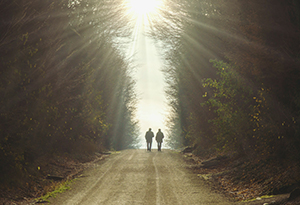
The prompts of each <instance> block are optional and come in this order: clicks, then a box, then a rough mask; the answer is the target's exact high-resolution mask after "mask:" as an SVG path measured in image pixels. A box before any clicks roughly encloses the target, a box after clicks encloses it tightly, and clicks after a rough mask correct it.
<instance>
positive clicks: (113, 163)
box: [50, 150, 233, 205]
mask: <svg viewBox="0 0 300 205" xmlns="http://www.w3.org/2000/svg"><path fill="white" fill-rule="evenodd" d="M186 166H187V164H186V162H185V161H184V160H183V158H182V156H181V155H180V154H178V153H176V152H173V151H170V150H163V151H162V152H157V150H153V151H152V152H146V151H145V150H125V151H122V152H120V153H118V154H112V155H111V156H110V157H109V158H107V159H106V160H105V161H102V162H99V163H96V164H95V165H94V166H93V167H92V168H89V169H88V170H86V171H85V172H84V173H83V175H82V177H81V178H79V179H78V180H76V181H75V182H74V183H73V184H72V185H71V189H70V190H69V191H67V192H65V193H63V194H59V195H58V196H57V197H56V198H52V199H51V200H50V202H51V204H65V205H67V204H70V205H75V204H80V205H84V204H89V205H90V204H157V205H159V204H162V205H165V204H172V205H174V204H199V205H201V204H220V205H221V204H222V205H226V204H232V203H233V202H229V200H228V199H226V198H225V197H223V196H222V195H220V194H217V193H215V192H213V191H212V190H211V189H210V187H208V185H207V184H206V183H205V182H204V181H203V180H202V179H200V178H199V177H197V175H196V174H195V173H193V172H192V171H191V170H189V169H186Z"/></svg>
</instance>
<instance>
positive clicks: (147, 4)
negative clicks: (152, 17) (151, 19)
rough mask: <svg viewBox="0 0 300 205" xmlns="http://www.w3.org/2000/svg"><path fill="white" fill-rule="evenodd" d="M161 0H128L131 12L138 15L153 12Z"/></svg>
mask: <svg viewBox="0 0 300 205" xmlns="http://www.w3.org/2000/svg"><path fill="white" fill-rule="evenodd" d="M160 3H161V0H129V4H130V7H131V10H132V11H133V12H134V13H136V14H138V15H146V14H149V13H153V12H155V10H156V9H157V8H158V7H159V5H160Z"/></svg>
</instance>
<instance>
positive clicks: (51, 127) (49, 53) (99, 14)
mask: <svg viewBox="0 0 300 205" xmlns="http://www.w3.org/2000/svg"><path fill="white" fill-rule="evenodd" d="M121 5H122V4H121V3H120V2H119V1H118V0H115V1H93V0H80V1H76V0H74V1H73V0H65V1H49V0H43V1H39V0H30V1H28V0H26V1H25V0H16V1H8V0H3V1H1V2H0V19H1V20H0V28H1V29H0V58H1V64H0V66H1V67H0V68H1V69H0V96H1V97H0V122H1V123H0V132H1V133H0V162H1V163H0V172H1V174H2V177H1V179H2V180H5V179H9V177H13V176H16V175H18V173H22V172H23V173H24V172H26V167H27V166H30V164H31V163H32V162H34V160H36V159H37V158H38V157H40V156H43V155H45V154H50V155H51V154H58V155H59V154H61V153H69V154H71V155H73V156H75V155H76V156H77V157H80V156H81V155H84V154H90V153H93V152H95V151H102V150H105V149H115V150H121V149H125V148H132V147H134V146H135V143H136V140H137V136H138V133H137V132H138V129H137V128H138V127H137V122H136V120H135V118H134V114H135V106H136V100H137V98H136V96H135V91H134V87H135V81H134V80H133V79H132V77H131V75H130V72H131V65H130V63H129V62H128V60H126V59H125V58H124V56H123V54H122V52H121V51H120V49H119V47H120V45H118V43H117V41H116V38H117V37H118V38H120V37H126V36H127V35H129V34H130V27H129V25H128V24H129V21H127V19H126V16H125V11H124V8H122V6H121ZM122 15H124V16H122ZM6 174H8V175H6ZM3 176H7V177H3Z"/></svg>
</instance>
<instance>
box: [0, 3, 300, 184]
mask: <svg viewBox="0 0 300 205" xmlns="http://www.w3.org/2000/svg"><path fill="white" fill-rule="evenodd" d="M165 2H166V3H165V5H164V7H162V8H161V10H160V12H159V15H158V16H156V17H154V18H152V19H151V29H150V31H149V33H148V35H149V36H150V37H152V38H153V39H155V40H156V41H158V42H161V45H162V47H161V48H160V49H161V50H162V51H163V53H164V56H163V57H164V62H165V64H164V67H163V69H162V72H163V73H164V76H165V80H166V82H167V85H168V86H167V88H166V89H165V90H166V95H167V99H168V105H169V106H170V107H171V113H170V115H169V116H168V120H167V124H168V131H167V133H166V136H167V137H166V138H168V139H167V141H168V145H169V146H170V147H171V148H174V149H178V148H182V147H186V146H189V147H192V148H193V150H194V151H193V153H194V154H196V155H206V156H208V155H216V154H224V153H232V154H235V155H237V156H242V157H245V158H247V159H249V160H250V159H254V160H253V161H276V162H277V163H280V164H284V166H288V165H289V163H292V164H296V165H295V166H296V167H297V168H295V169H297V170H298V171H299V170H300V165H299V161H300V126H299V121H300V70H299V68H300V38H299V37H300V33H299V29H300V3H299V2H298V1H297V0H284V1H283V0H264V1H260V0H251V1H243V0H232V1H224V0H214V1H212V0H170V1H165ZM0 16H1V18H0V19H1V21H0V28H1V29H0V58H1V63H0V66H1V67H0V78H1V79H0V95H1V98H0V122H1V123H0V133H1V134H0V173H1V175H2V177H1V178H0V183H1V184H2V186H1V187H4V188H6V187H11V186H15V185H16V184H17V185H18V186H19V184H18V183H19V182H18V181H19V180H20V179H21V178H22V179H24V178H26V179H30V178H31V177H32V175H34V173H36V172H37V169H36V167H33V165H34V164H35V162H36V160H37V159H38V158H39V157H41V156H49V157H50V158H51V157H52V158H54V157H57V156H63V155H66V154H67V155H68V156H71V157H73V158H77V159H80V158H82V156H85V155H90V154H93V153H95V152H101V151H105V150H123V149H130V148H136V146H137V143H138V136H139V132H140V131H139V127H138V121H137V119H136V117H135V114H136V105H137V101H138V96H137V94H136V92H135V79H134V78H133V77H132V70H133V67H134V66H133V64H132V62H131V60H130V59H128V58H127V57H126V56H125V55H124V52H122V46H123V45H122V43H120V42H121V41H122V39H126V38H127V37H129V36H131V34H132V32H133V21H132V19H131V18H130V17H129V16H128V14H127V12H126V6H124V3H123V0H109V1H102V0H100V1H94V0H63V1H51V0H43V1H38V0H26V1H25V0H14V1H11V0H10V1H9V0H2V1H0ZM298 173H300V171H299V172H298ZM3 176H5V177H3ZM294 181H295V182H297V181H298V182H299V181H300V176H299V174H298V175H297V176H295V180H294Z"/></svg>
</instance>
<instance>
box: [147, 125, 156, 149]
mask: <svg viewBox="0 0 300 205" xmlns="http://www.w3.org/2000/svg"><path fill="white" fill-rule="evenodd" d="M153 137H154V134H153V132H152V131H151V128H149V130H148V131H147V132H146V135H145V138H146V142H147V150H148V151H150V152H151V146H152V138H153Z"/></svg>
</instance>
